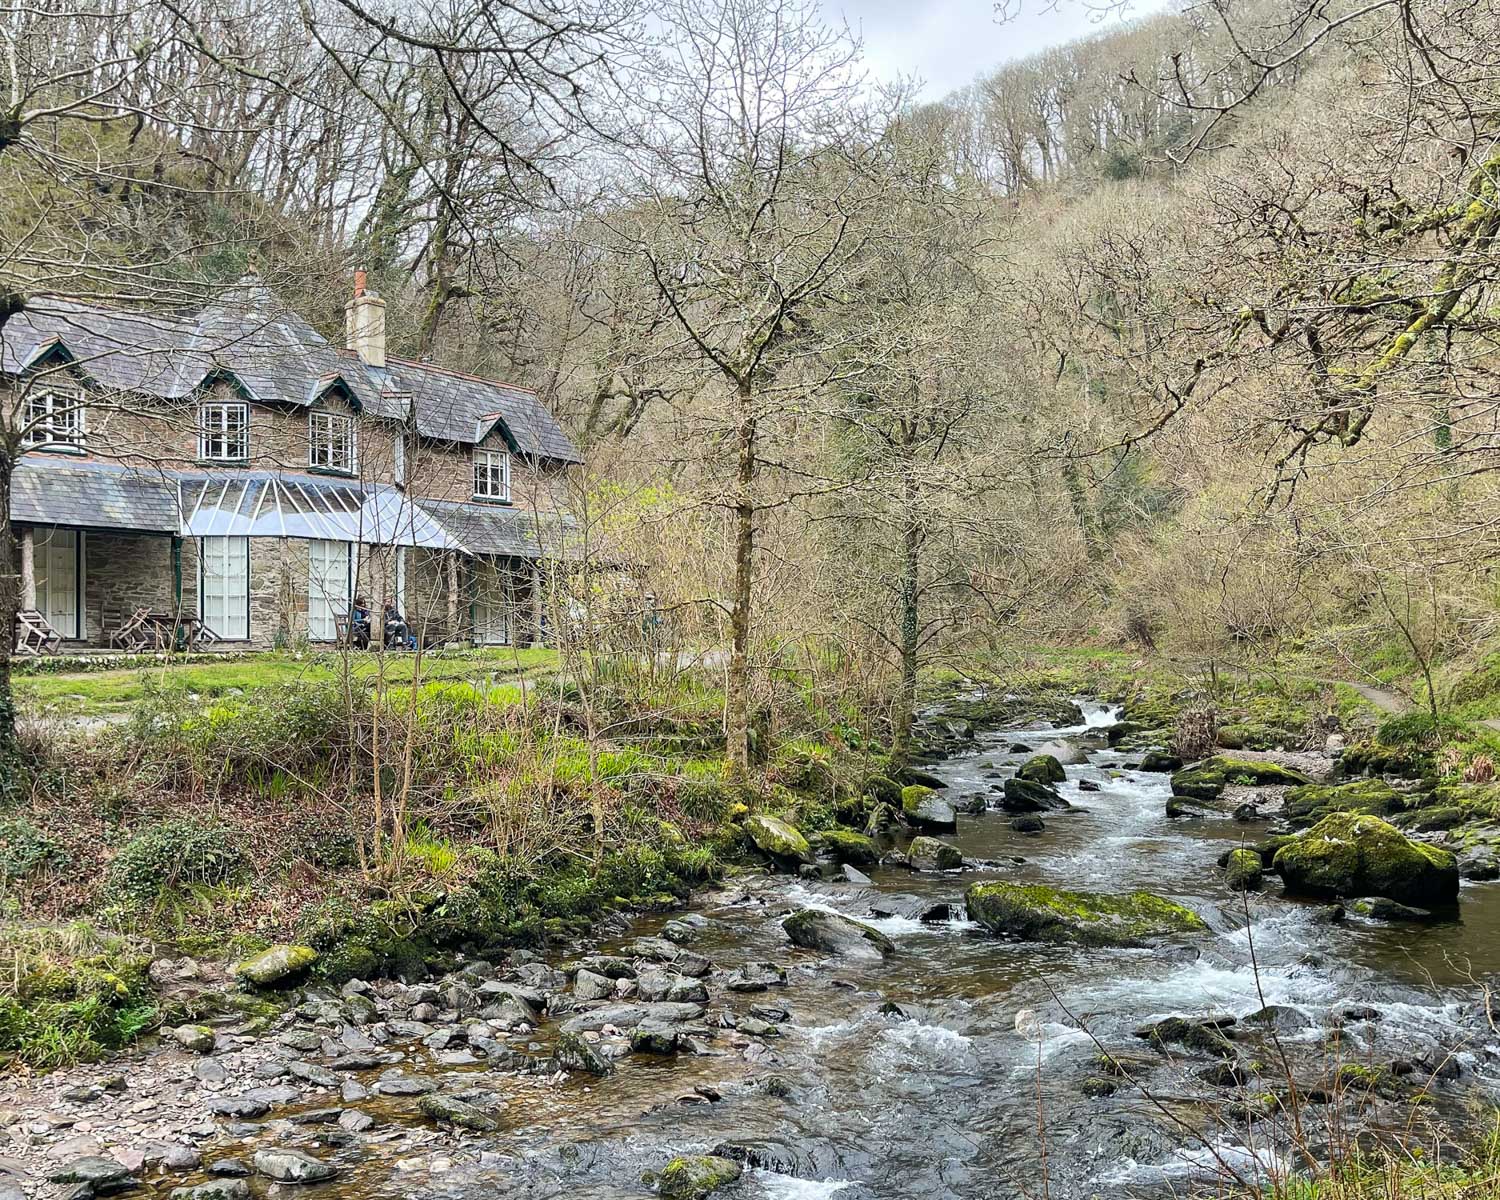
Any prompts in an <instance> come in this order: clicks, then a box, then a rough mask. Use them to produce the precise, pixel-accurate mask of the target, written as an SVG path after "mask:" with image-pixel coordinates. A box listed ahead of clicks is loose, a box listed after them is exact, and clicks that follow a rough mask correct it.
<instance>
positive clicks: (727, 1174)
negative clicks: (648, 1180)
mask: <svg viewBox="0 0 1500 1200" xmlns="http://www.w3.org/2000/svg"><path fill="white" fill-rule="evenodd" d="M742 1173H743V1168H742V1167H741V1166H740V1164H739V1163H737V1162H735V1161H734V1160H733V1159H729V1158H718V1157H716V1156H714V1155H711V1154H693V1155H684V1156H682V1157H680V1158H674V1159H673V1160H672V1161H671V1162H669V1163H668V1164H667V1165H666V1166H665V1167H663V1168H662V1169H661V1173H660V1175H658V1176H657V1177H656V1187H657V1194H658V1195H660V1196H662V1197H663V1200H704V1197H705V1196H708V1195H709V1194H710V1193H712V1192H714V1191H717V1190H718V1189H719V1188H721V1187H725V1186H726V1185H728V1184H731V1183H733V1182H734V1181H735V1180H737V1179H738V1178H739V1177H740V1175H741V1174H742Z"/></svg>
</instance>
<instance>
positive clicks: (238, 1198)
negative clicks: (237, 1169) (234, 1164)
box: [169, 1179, 250, 1200]
mask: <svg viewBox="0 0 1500 1200" xmlns="http://www.w3.org/2000/svg"><path fill="white" fill-rule="evenodd" d="M169 1194H170V1196H171V1200H250V1185H249V1184H248V1183H246V1182H245V1181H244V1180H243V1179H215V1180H212V1181H210V1182H208V1183H199V1184H194V1185H192V1186H191V1187H178V1188H173V1189H172V1191H171V1192H170V1193H169Z"/></svg>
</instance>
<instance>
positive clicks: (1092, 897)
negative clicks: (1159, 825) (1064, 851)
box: [964, 882, 1208, 946]
mask: <svg viewBox="0 0 1500 1200" xmlns="http://www.w3.org/2000/svg"><path fill="white" fill-rule="evenodd" d="M964 901H965V903H966V904H967V906H968V910H969V917H970V919H971V920H973V921H975V922H977V923H978V924H980V925H982V926H983V927H984V928H985V929H986V930H988V931H989V932H990V933H993V934H1001V935H1005V936H1009V937H1015V938H1019V939H1020V940H1022V941H1035V942H1060V943H1076V944H1079V945H1085V946H1138V945H1141V944H1142V943H1143V941H1144V940H1145V939H1147V938H1153V937H1162V936H1166V935H1169V934H1177V933H1201V932H1203V931H1205V930H1206V929H1207V928H1208V926H1207V925H1206V924H1205V923H1204V921H1203V919H1202V918H1201V917H1199V916H1198V914H1197V913H1195V912H1193V911H1192V910H1191V909H1189V908H1186V907H1184V906H1183V905H1181V904H1177V903H1174V902H1173V901H1171V900H1167V899H1164V898H1163V897H1161V896H1157V895H1153V894H1152V893H1150V892H1128V893H1123V894H1112V893H1107V892H1069V891H1064V890H1062V889H1060V888H1052V887H1046V886H1044V885H1042V884H1016V883H1003V882H1002V883H976V884H974V885H972V886H971V887H970V888H969V889H968V891H967V892H965V893H964Z"/></svg>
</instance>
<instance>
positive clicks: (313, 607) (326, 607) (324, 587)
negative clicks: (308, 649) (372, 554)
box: [307, 541, 353, 642]
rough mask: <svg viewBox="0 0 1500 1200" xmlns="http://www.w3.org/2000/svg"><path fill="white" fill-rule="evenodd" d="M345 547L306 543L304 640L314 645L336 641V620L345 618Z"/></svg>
mask: <svg viewBox="0 0 1500 1200" xmlns="http://www.w3.org/2000/svg"><path fill="white" fill-rule="evenodd" d="M352 599H353V596H352V594H351V593H350V591H349V543H348V542H321V541H320V542H308V543H307V636H308V637H309V638H311V639H312V640H313V641H315V642H331V641H333V640H334V639H335V638H336V637H338V625H337V620H338V618H340V617H347V616H348V615H349V602H350V601H351V600H352Z"/></svg>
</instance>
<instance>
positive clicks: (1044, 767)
mask: <svg viewBox="0 0 1500 1200" xmlns="http://www.w3.org/2000/svg"><path fill="white" fill-rule="evenodd" d="M1067 777H1068V773H1067V772H1066V771H1064V770H1063V765H1062V763H1060V762H1058V761H1057V756H1056V755H1053V754H1038V755H1035V756H1033V757H1032V758H1028V759H1027V760H1026V761H1025V762H1024V763H1022V764H1021V766H1020V768H1019V769H1018V770H1017V771H1016V778H1017V779H1029V780H1031V782H1032V783H1061V782H1062V781H1063V780H1065V779H1066V778H1067Z"/></svg>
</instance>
